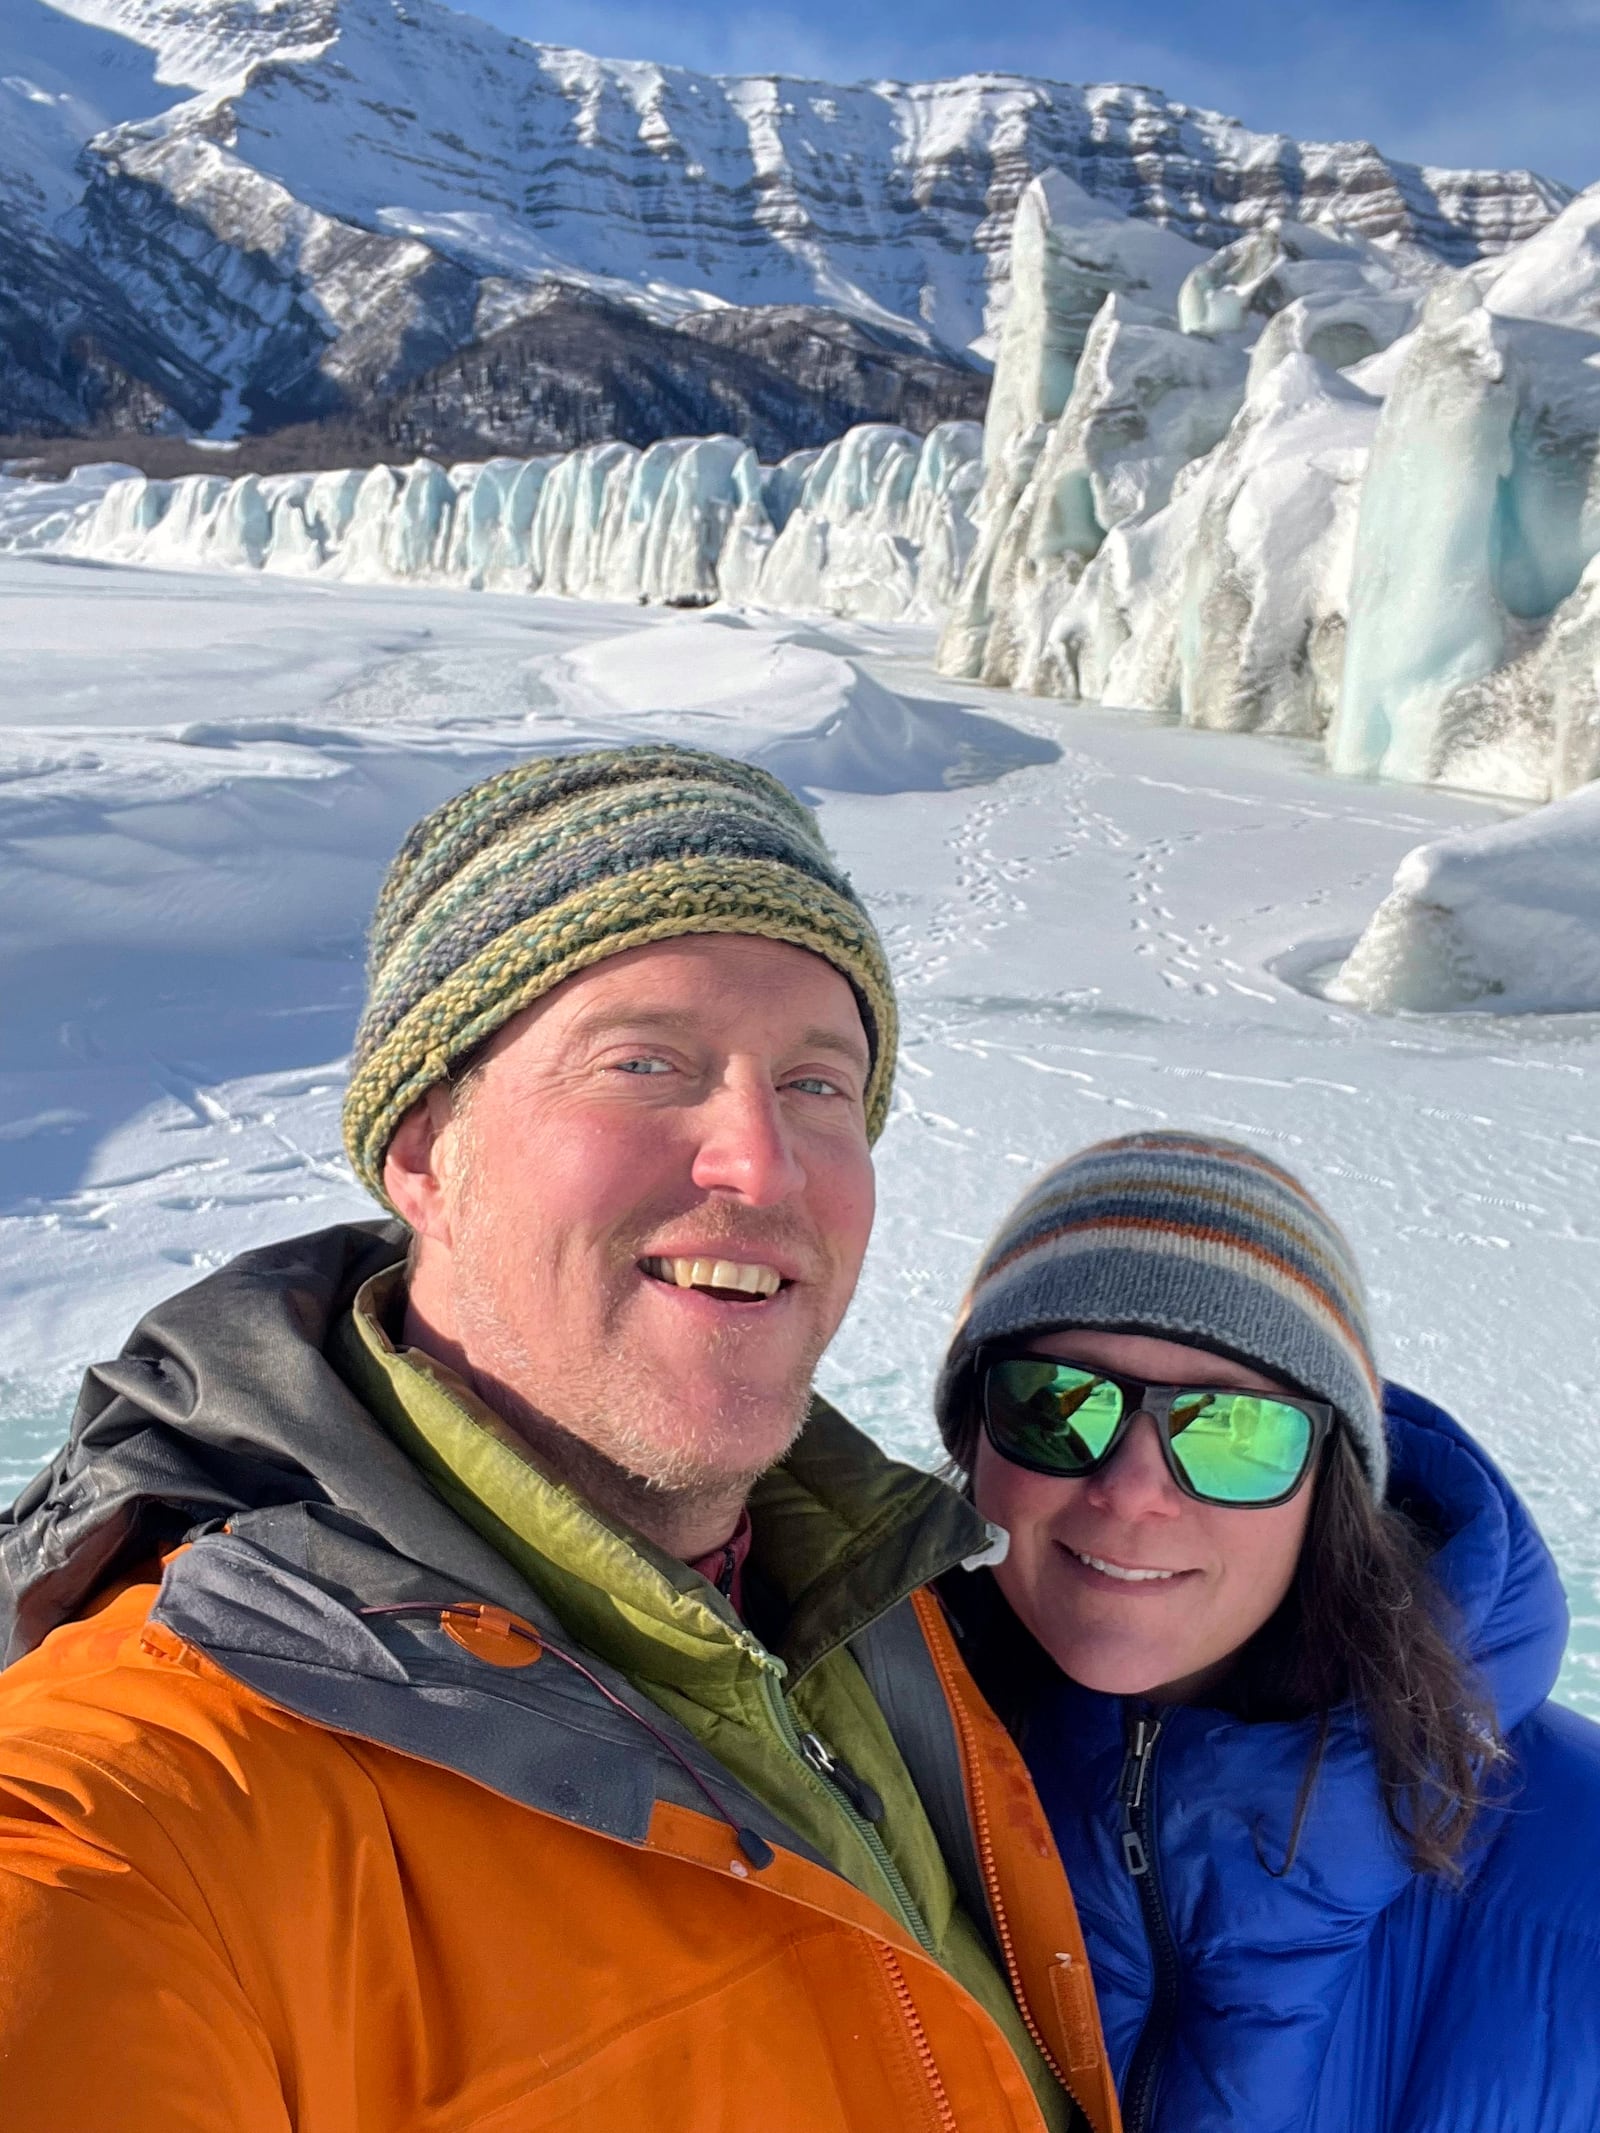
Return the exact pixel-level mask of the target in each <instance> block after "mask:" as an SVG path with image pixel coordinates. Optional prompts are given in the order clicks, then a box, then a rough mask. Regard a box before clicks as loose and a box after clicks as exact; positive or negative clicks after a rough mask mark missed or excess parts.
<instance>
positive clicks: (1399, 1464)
mask: <svg viewBox="0 0 1600 2133" xmlns="http://www.w3.org/2000/svg"><path fill="white" fill-rule="evenodd" d="M1385 1420H1386V1422H1387V1425H1388V1434H1389V1444H1390V1458H1391V1473H1390V1482H1389V1501H1390V1502H1391V1503H1392V1504H1395V1505H1397V1506H1398V1507H1400V1508H1401V1509H1405V1510H1408V1511H1410V1512H1412V1513H1413V1515H1415V1516H1416V1517H1417V1518H1419V1519H1420V1520H1421V1522H1422V1524H1423V1525H1424V1526H1426V1527H1427V1528H1428V1529H1429V1530H1430V1531H1431V1532H1432V1533H1433V1534H1435V1535H1436V1536H1437V1537H1438V1540H1439V1543H1440V1545H1439V1548H1438V1552H1437V1553H1436V1554H1435V1555H1434V1557H1433V1559H1432V1569H1433V1573H1434V1575H1435V1577H1436V1578H1437V1579H1438V1580H1439V1582H1440V1584H1441V1585H1442V1586H1443V1587H1444V1589H1445V1591H1446V1592H1447V1593H1448V1594H1449V1597H1450V1600H1451V1602H1452V1604H1453V1606H1454V1607H1455V1610H1456V1614H1457V1618H1458V1621H1459V1623H1460V1628H1461V1633H1462V1639H1463V1642H1464V1644H1465V1646H1466V1649H1467V1651H1468V1652H1469V1653H1470V1654H1471V1657H1472V1659H1473V1661H1474V1663H1475V1664H1476V1666H1477V1667H1478V1670H1479V1673H1480V1674H1481V1676H1482V1678H1483V1681H1484V1684H1485V1686H1486V1688H1487V1689H1488V1691H1489V1695H1490V1697H1491V1699H1492V1700H1493V1703H1494V1707H1495V1710H1496V1713H1497V1714H1498V1717H1499V1720H1500V1725H1501V1729H1502V1731H1504V1732H1508V1733H1509V1732H1510V1731H1511V1729H1512V1728H1513V1727H1514V1726H1517V1725H1520V1724H1521V1722H1522V1720H1523V1719H1525V1718H1526V1717H1527V1716H1528V1715H1529V1713H1530V1712H1532V1711H1534V1710H1536V1709H1537V1708H1538V1706H1539V1705H1540V1704H1541V1703H1543V1702H1544V1701H1545V1699H1546V1697H1547V1696H1548V1695H1549V1694H1550V1691H1551V1689H1552V1688H1554V1686H1555V1681H1556V1676H1557V1675H1558V1674H1559V1673H1560V1671H1561V1658H1562V1653H1563V1652H1564V1651H1565V1649H1566V1642H1567V1627H1568V1620H1567V1599H1566V1593H1565V1590H1564V1589H1563V1587H1562V1583H1561V1575H1560V1572H1559V1571H1558V1570H1557V1569H1556V1566H1555V1561H1554V1558H1553V1557H1552V1556H1551V1553H1550V1550H1549V1549H1548V1548H1547V1547H1546V1546H1545V1543H1544V1540H1543V1538H1542V1536H1541V1535H1540V1533H1539V1529H1538V1528H1537V1526H1535V1524H1534V1522H1533V1519H1532V1517H1531V1515H1530V1514H1529V1512H1528V1509H1527V1507H1526V1505H1525V1504H1524V1503H1523V1502H1522V1499H1521V1498H1520V1497H1519V1496H1518V1495H1517V1493H1516V1491H1515V1490H1514V1489H1513V1488H1512V1486H1511V1484H1510V1482H1509V1481H1507V1479H1506V1477H1505V1475H1504V1474H1503V1473H1501V1471H1500V1469H1499V1467H1498V1466H1497V1465H1496V1464H1495V1462H1494V1461H1493V1460H1492V1459H1491V1458H1490V1457H1489V1454H1488V1453H1487V1452H1486V1451H1485V1450H1484V1449H1483V1447H1482V1445H1480V1444H1478V1443H1477V1442H1475V1441H1474V1439H1473V1438H1472V1437H1470V1436H1469V1435H1468V1434H1467V1432H1466V1431H1465V1430H1464V1429H1463V1428H1462V1427H1461V1425H1460V1423H1459V1422H1456V1421H1454V1420H1453V1419H1452V1418H1451V1417H1450V1416H1449V1415H1447V1414H1446V1413H1445V1412H1444V1410H1443V1409H1442V1408H1439V1407H1435V1406H1434V1405H1433V1403H1432V1402H1431V1401H1430V1400H1425V1399H1423V1398H1422V1396H1421V1394H1420V1393H1415V1392H1408V1391H1406V1390H1405V1389H1404V1388H1403V1387H1401V1386H1395V1385H1391V1386H1389V1387H1388V1388H1387V1398H1386V1401H1385Z"/></svg>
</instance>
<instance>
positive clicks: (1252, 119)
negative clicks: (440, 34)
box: [453, 0, 1600, 185]
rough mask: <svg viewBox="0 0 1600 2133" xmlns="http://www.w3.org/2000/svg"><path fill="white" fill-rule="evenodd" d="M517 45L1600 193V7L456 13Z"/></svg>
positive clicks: (1259, 4)
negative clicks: (969, 92)
mask: <svg viewBox="0 0 1600 2133" xmlns="http://www.w3.org/2000/svg"><path fill="white" fill-rule="evenodd" d="M453 4H455V5H457V6H460V5H463V4H465V5H466V6H467V7H468V9H469V11H470V12H472V13H474V14H479V15H486V16H488V18H489V19H490V20H491V21H494V22H498V23H500V24H502V25H503V26H504V27H505V28H507V29H512V30H515V31H517V32H518V33H519V34H521V35H522V36H525V37H533V38H537V39H539V40H541V41H542V42H548V43H555V44H574V45H578V46H581V47H582V48H583V49H584V50H586V51H590V52H600V53H604V54H606V55H608V56H613V57H623V58H633V59H660V60H667V61H673V62H676V63H678V64H680V65H683V66H691V67H703V68H707V69H710V70H712V71H714V72H738V73H746V72H756V71H759V70H762V69H777V70H779V71H782V72H785V73H792V74H809V75H816V76H820V77H822V78H824V79H828V80H835V81H856V80H860V79H862V78H864V77H873V76H879V75H896V76H900V77H902V78H905V77H911V78H913V79H919V78H920V79H927V78H929V77H932V76H935V75H941V74H960V73H967V72H970V71H975V70H981V69H985V68H993V69H1012V70H1015V71H1017V72H1021V73H1032V74H1044V75H1049V76H1052V77H1054V78H1055V79H1058V80H1063V81H1117V80H1121V81H1139V82H1147V83H1149V84H1151V85H1152V86H1154V87H1156V88H1160V89H1164V90H1166V92H1167V93H1168V95H1170V96H1175V97H1180V98H1183V99H1185V100H1187V101H1188V102H1190V103H1195V104H1206V105H1210V106H1211V107H1213V108H1214V109H1219V110H1222V111H1226V112H1228V113H1230V114H1231V115H1232V116H1233V117H1235V118H1240V119H1243V120H1244V121H1245V123H1246V124H1247V125H1252V126H1257V127H1260V128H1261V129H1262V130H1264V131H1274V130H1281V131H1283V132H1286V133H1293V134H1297V135H1299V136H1300V137H1301V138H1302V139H1320V140H1329V139H1335V140H1345V139H1352V138H1358V139H1366V140H1372V141H1376V142H1377V144H1378V146H1379V147H1380V148H1382V149H1384V150H1385V151H1386V152H1387V153H1389V154H1391V155H1401V156H1410V157H1413V158H1414V159H1416V160H1417V161H1419V162H1432V163H1456V164H1500V165H1507V166H1509V165H1515V164H1529V165H1531V166H1532V167H1533V168H1534V169H1536V170H1542V171H1544V172H1546V173H1547V174H1548V175H1549V176H1551V177H1557V178H1564V179H1565V180H1566V181H1567V183H1568V184H1570V185H1585V184H1589V183H1591V182H1593V181H1594V180H1596V179H1600V0H1343V4H1342V5H1340V6H1337V7H1334V6H1315V7H1312V8H1309V9H1308V8H1307V7H1306V5H1305V4H1304V0H1300V4H1299V5H1296V4H1295V0H1209V4H1207V5H1206V6H1203V7H1202V6H1185V5H1183V4H1181V0H1145V4H1144V5H1142V6H1141V7H1139V8H1137V9H1133V8H1128V7H1125V6H1121V7H1119V6H1117V5H1115V4H1114V0H1113V4H1111V5H1101V6H1092V5H1085V4H1082V0H1007V4H1005V5H1004V6H1002V7H1000V8H995V7H993V6H990V5H985V4H984V0H901V4H899V5H897V6H885V5H884V4H883V0H878V4H877V5H876V6H870V5H866V6H864V5H863V4H862V0H804V4H798V5H790V6H781V5H779V6H763V5H760V4H755V5H751V6H738V5H735V4H732V0H453Z"/></svg>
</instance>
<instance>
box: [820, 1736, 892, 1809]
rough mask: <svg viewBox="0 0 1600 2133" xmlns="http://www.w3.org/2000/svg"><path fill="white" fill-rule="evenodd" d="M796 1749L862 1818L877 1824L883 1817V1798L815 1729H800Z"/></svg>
mask: <svg viewBox="0 0 1600 2133" xmlns="http://www.w3.org/2000/svg"><path fill="white" fill-rule="evenodd" d="M800 1753H801V1754H802V1755H803V1756H804V1757H805V1759H806V1761H807V1762H808V1763H809V1764H810V1765H811V1767H812V1769H813V1770H814V1771H815V1772H816V1773H817V1775H818V1777H820V1778H825V1779H826V1780H827V1782H828V1783H829V1784H830V1785H831V1786H832V1787H833V1788H834V1790H835V1791H836V1792H842V1793H843V1794H844V1796H845V1798H846V1799H847V1800H848V1801H849V1802H850V1805H851V1806H852V1807H853V1808H854V1809H855V1811H856V1813H857V1814H858V1815H859V1816H860V1817H861V1819H862V1821H863V1822H871V1823H873V1824H877V1823H879V1822H881V1821H882V1820H883V1812H884V1809H883V1801H882V1800H881V1799H880V1798H879V1796H878V1794H877V1793H876V1792H875V1791H874V1790H873V1788H872V1787H871V1786H870V1785H869V1784H868V1783H867V1781H866V1779H865V1778H864V1777H858V1776H857V1775H856V1773H855V1771H853V1770H852V1769H851V1768H850V1765H849V1764H848V1763H846V1762H842V1761H841V1760H840V1758H839V1757H838V1756H837V1755H835V1754H834V1752H833V1750H832V1749H831V1748H830V1747H829V1746H828V1744H827V1742H826V1741H823V1740H820V1739H819V1738H818V1737H817V1735H816V1734H815V1733H802V1734H801V1736H800Z"/></svg>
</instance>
